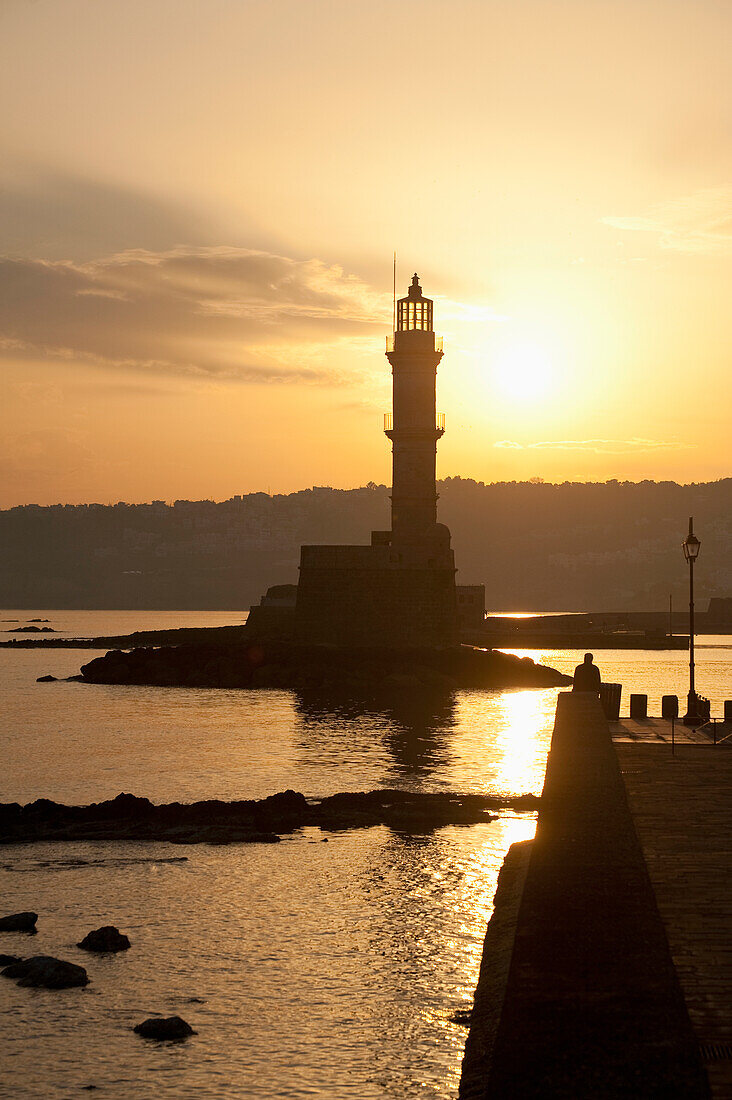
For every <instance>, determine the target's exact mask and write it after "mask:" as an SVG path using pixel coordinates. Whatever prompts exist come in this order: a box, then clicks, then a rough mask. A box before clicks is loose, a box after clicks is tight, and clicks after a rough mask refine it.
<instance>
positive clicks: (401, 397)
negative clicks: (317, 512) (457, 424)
mask: <svg viewBox="0 0 732 1100" xmlns="http://www.w3.org/2000/svg"><path fill="white" fill-rule="evenodd" d="M432 322H433V303H432V301H431V299H429V298H425V297H424V296H423V294H422V288H421V287H420V285H419V279H418V278H417V276H416V275H415V276H414V278H413V279H412V285H411V286H410V288H409V291H408V293H407V295H406V297H405V298H400V300H399V301H398V302H397V316H396V330H395V332H394V333H393V334H392V336H390V337H388V338H387V347H386V356H387V359H388V360H389V363H390V364H391V369H392V375H393V412H391V413H387V414H386V417H385V421H386V423H385V425H384V428H385V431H386V435H387V436H388V437H389V439H390V440H391V443H392V452H393V458H392V494H391V530H390V531H373V532H372V534H371V545H370V546H303V547H302V548H301V554H300V580H299V583H298V590H297V603H296V608H295V638H296V640H298V641H301V642H308V643H329V644H335V645H343V646H377V647H379V648H391V647H394V648H404V647H409V648H443V647H445V646H451V645H455V644H456V642H457V640H458V620H457V599H456V590H455V559H454V555H453V552H452V550H451V548H450V532H449V531H448V529H447V527H445V525H444V524H441V523H438V522H437V487H436V480H435V463H436V455H437V441H438V439H440V437H441V436H442V435H443V433H444V430H445V424H444V417H440V418H439V420H438V418H437V416H436V402H435V387H436V377H437V366H438V364H439V362H440V360H441V359H442V340H441V338H440V337H436V336H435V332H434V328H433V324H432Z"/></svg>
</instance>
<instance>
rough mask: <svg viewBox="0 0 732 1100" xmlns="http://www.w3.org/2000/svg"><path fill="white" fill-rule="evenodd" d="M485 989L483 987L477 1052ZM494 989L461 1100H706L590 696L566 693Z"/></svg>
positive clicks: (612, 759) (606, 738)
mask: <svg viewBox="0 0 732 1100" xmlns="http://www.w3.org/2000/svg"><path fill="white" fill-rule="evenodd" d="M482 995H483V993H482V991H481V987H480V985H479V988H478V992H477V994H476V1011H475V1012H474V1020H473V1024H472V1026H471V1034H470V1036H469V1039H468V1044H467V1049H468V1050H470V1049H471V1048H472V1050H473V1053H475V1050H476V1043H478V1041H479V1030H478V1029H479V1028H480V1011H479V1004H480V1000H481V996H482ZM496 995H498V997H499V998H500V997H501V996H502V1003H501V1005H500V1014H499V1019H498V1024H497V1027H496V1028H495V1035H494V1038H493V1042H492V1050H491V1051H490V1052H489V1056H488V1057H486V1059H485V1061H484V1064H483V1065H481V1066H477V1065H476V1063H475V1060H474V1059H473V1060H472V1062H470V1060H469V1059H468V1060H466V1066H465V1072H464V1081H463V1086H462V1088H461V1096H468V1095H469V1096H471V1097H476V1098H477V1097H479V1096H481V1097H485V1098H490V1100H498V1098H500V1100H504V1098H505V1100H509V1098H510V1100H516V1098H517V1097H521V1098H526V1100H529V1098H533V1097H540V1096H541V1097H542V1098H544V1100H546V1098H551V1097H566V1098H572V1100H583V1098H586V1100H606V1098H607V1100H610V1098H613V1100H614V1098H620V1097H623V1098H626V1097H634V1098H638V1100H641V1098H643V1100H645V1098H655V1097H658V1098H661V1097H663V1098H664V1100H672V1098H681V1097H686V1098H691V1097H707V1096H708V1095H709V1090H708V1083H707V1079H706V1074H705V1071H704V1068H703V1066H702V1063H701V1060H700V1056H699V1051H698V1044H697V1041H696V1038H695V1036H694V1033H693V1031H692V1027H691V1024H690V1021H689V1016H688V1013H687V1009H686V1005H685V1002H684V998H683V995H682V992H681V988H680V986H679V982H678V979H677V976H676V971H675V970H674V966H673V963H672V959H671V955H670V952H669V947H668V942H667V939H666V934H665V930H664V927H663V924H662V922H661V919H660V916H659V913H658V908H657V905H656V899H655V896H654V893H653V889H652V887H651V883H650V879H649V877H648V872H647V869H646V864H645V861H644V858H643V854H642V851H641V848H640V845H639V842H638V839H637V837H636V833H635V829H634V826H633V822H632V819H631V816H630V812H629V809H628V803H627V798H626V794H625V787H624V784H623V781H622V778H621V775H620V771H619V768H618V763H617V758H616V755H615V752H614V749H613V746H612V741H611V737H610V731H609V728H608V724H607V721H606V720H605V717H604V715H603V713H602V710H601V708H600V705H599V702H598V701H597V700H596V699H595V698H594V697H593V696H591V695H584V694H579V693H577V694H572V693H562V694H560V695H559V697H558V701H557V714H556V722H555V727H554V733H553V737H552V744H551V752H550V754H549V759H548V764H547V771H546V779H545V783H544V789H543V793H542V803H541V808H540V811H539V819H538V823H537V833H536V839H535V840H534V843H533V845H532V849H531V855H530V859H529V865H528V869H527V871H526V880H525V884H524V888H523V892H522V895H521V900H520V905H519V908H518V914H517V917H516V924H515V937H514V941H513V950H512V954H511V961H510V966H509V968H508V974H507V978H506V981H505V986H504V988H503V990H502V991H501V990H498V991H495V990H494V991H493V993H492V996H493V999H494V1000H495V997H496ZM474 1032H475V1034H474ZM469 1063H470V1064H469ZM468 1069H469V1073H468V1072H467V1070H468Z"/></svg>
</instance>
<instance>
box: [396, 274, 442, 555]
mask: <svg viewBox="0 0 732 1100" xmlns="http://www.w3.org/2000/svg"><path fill="white" fill-rule="evenodd" d="M432 317H433V302H432V300H431V299H430V298H425V297H424V295H423V293H422V287H421V286H420V285H419V277H418V276H417V274H416V273H415V274H414V276H413V277H412V285H411V286H410V287H409V290H408V292H407V295H406V297H404V298H400V299H399V301H398V302H397V306H396V329H395V331H394V334H393V336H391V337H389V338H387V344H386V357H387V359H388V360H389V363H390V364H391V370H392V377H393V382H392V395H393V396H392V409H393V411H392V413H387V414H386V418H385V421H386V422H385V425H384V429H385V432H386V435H387V436H388V438H389V439H390V440H391V444H392V490H391V533H392V541H393V543H394V544H395V545H397V544H398V545H401V546H404V547H407V546H412V547H414V548H416V547H418V546H419V545H420V544H421V543H423V542H424V541H425V540H427V542H431V541H434V538H435V535H436V532H435V526H436V524H437V488H436V458H437V441H438V439H440V437H441V436H442V435H443V434H444V431H445V421H444V416H442V417H440V420H439V421H438V419H437V403H436V399H435V396H436V382H437V367H438V364H439V362H440V360H441V359H442V354H443V352H442V339H441V337H437V336H435V330H434V328H433V323H432ZM437 537H438V538H439V537H440V533H439V532H438V533H437ZM442 537H443V539H444V528H442Z"/></svg>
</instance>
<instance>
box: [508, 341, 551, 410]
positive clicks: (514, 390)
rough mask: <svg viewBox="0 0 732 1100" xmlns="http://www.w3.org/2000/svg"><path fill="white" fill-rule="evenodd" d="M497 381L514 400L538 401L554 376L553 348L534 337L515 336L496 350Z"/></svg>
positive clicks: (549, 386)
mask: <svg viewBox="0 0 732 1100" xmlns="http://www.w3.org/2000/svg"><path fill="white" fill-rule="evenodd" d="M493 367H494V375H495V381H496V383H497V385H498V387H499V389H500V390H502V392H503V393H504V394H505V395H506V397H509V398H511V399H513V400H514V401H536V400H539V399H540V398H542V397H544V396H545V395H546V393H547V391H548V390H549V389H550V388H551V386H552V382H553V379H554V363H553V356H552V353H551V351H550V350H549V349H548V348H547V347H546V346H545V345H543V344H541V343H538V342H536V341H534V340H531V339H527V338H523V337H513V338H511V339H510V340H507V341H506V342H505V343H503V344H502V345H501V346H500V347H499V348H498V349H497V351H496V355H495V358H494V362H493Z"/></svg>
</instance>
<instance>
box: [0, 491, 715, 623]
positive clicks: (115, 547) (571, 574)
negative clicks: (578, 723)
mask: <svg viewBox="0 0 732 1100" xmlns="http://www.w3.org/2000/svg"><path fill="white" fill-rule="evenodd" d="M438 488H439V492H440V503H439V510H440V519H441V520H442V521H443V522H445V523H447V524H448V526H449V527H450V529H451V531H452V536H453V546H454V548H455V555H456V560H457V565H458V581H459V582H462V583H465V584H468V583H484V584H485V585H486V604H487V607H488V608H491V609H493V610H547V611H549V610H567V611H570V610H583V609H595V610H597V609H602V610H615V609H617V610H622V609H626V608H630V607H635V608H637V609H639V610H661V609H663V608H665V607H666V606H667V603H668V595H669V593H670V592H673V595H674V602H675V606H676V607H677V608H678V609H680V608H681V607H682V606H683V604H684V602H685V600H686V599H687V596H686V592H687V588H686V585H687V574H686V567H685V565H684V561H683V557H682V553H681V540H682V539H683V537H684V534H685V532H686V526H687V522H688V516H689V515H690V514H693V515H694V518H695V529H696V531H697V534H698V535H699V537H700V539H701V541H702V550H701V555H700V558H699V563H698V566H697V574H696V575H697V578H698V595H699V599H700V600H704V599H705V598H706V597H709V596H715V595H716V596H726V595H729V594H730V593H732V479H729V478H728V479H724V480H722V481H716V482H710V483H706V484H699V485H677V484H675V483H673V482H662V483H656V482H651V481H643V482H640V483H631V482H613V481H611V482H606V483H600V484H594V483H588V484H578V483H569V482H567V483H564V484H562V485H550V484H544V483H541V482H509V483H498V484H483V483H482V482H475V481H471V480H467V479H463V478H448V479H446V480H445V481H443V482H441V483H440V484H439V486H438ZM388 517H389V490H388V489H387V487H386V486H383V485H379V486H377V485H373V484H371V485H369V486H367V487H365V488H360V489H352V490H335V489H329V488H313V489H307V490H303V491H301V492H297V493H290V494H289V495H278V496H267V495H266V494H264V493H253V494H250V495H247V496H237V497H234V498H232V499H231V500H227V501H223V502H219V503H216V502H213V501H183V500H179V501H176V502H175V503H174V504H172V505H168V504H166V503H165V502H163V501H155V502H153V503H152V504H124V503H119V504H114V505H101V504H89V505H76V506H72V505H55V506H52V507H40V506H37V505H26V506H23V507H17V508H11V509H8V510H5V511H0V606H3V607H19V608H39V607H41V608H43V607H48V608H54V607H57V608H59V607H78V608H161V609H162V608H181V609H186V608H188V609H196V608H201V609H205V608H211V609H213V608H231V609H232V610H239V609H241V608H246V607H248V606H249V604H251V603H253V602H256V601H257V600H258V599H259V596H260V595H261V594H262V592H263V591H264V590H265V589H266V587H267V586H268V585H270V584H278V583H287V582H292V581H296V580H297V567H298V559H299V547H300V544H301V543H317V542H326V543H327V542H356V543H358V542H368V540H369V533H370V531H371V530H372V529H383V528H385V527H387V526H388Z"/></svg>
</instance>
